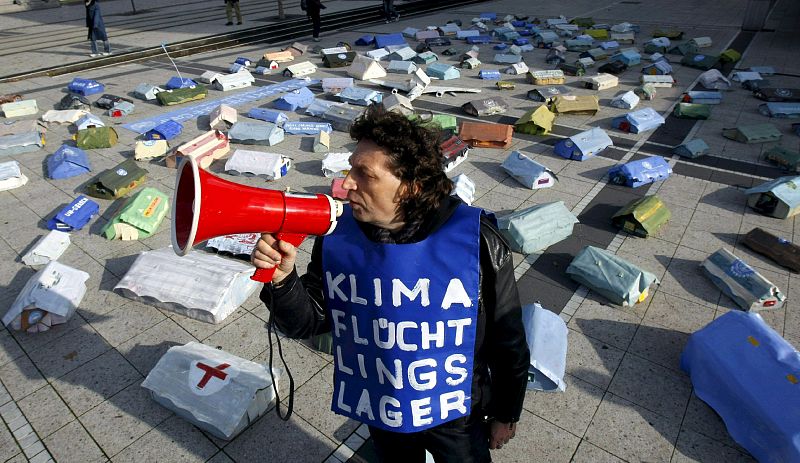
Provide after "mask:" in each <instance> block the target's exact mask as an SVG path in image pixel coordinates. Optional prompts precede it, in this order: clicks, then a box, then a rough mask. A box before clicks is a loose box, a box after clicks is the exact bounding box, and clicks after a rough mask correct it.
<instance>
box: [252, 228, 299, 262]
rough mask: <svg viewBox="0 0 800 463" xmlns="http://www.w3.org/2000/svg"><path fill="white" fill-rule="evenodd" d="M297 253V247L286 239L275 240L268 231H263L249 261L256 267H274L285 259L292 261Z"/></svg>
mask: <svg viewBox="0 0 800 463" xmlns="http://www.w3.org/2000/svg"><path fill="white" fill-rule="evenodd" d="M296 255H297V248H295V247H294V246H293V245H292V244H291V243H289V242H286V241H279V240H276V239H275V237H274V236H272V235H271V234H269V233H263V234H262V235H261V238H260V239H259V240H258V241H257V242H256V245H255V248H254V249H253V253H252V255H251V256H250V261H251V262H252V263H253V265H254V266H256V267H257V268H274V267H276V266H278V265H280V264H281V262H282V261H284V260H286V261H287V263H292V262H294V259H295V256H296Z"/></svg>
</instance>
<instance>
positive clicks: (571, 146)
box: [553, 127, 614, 161]
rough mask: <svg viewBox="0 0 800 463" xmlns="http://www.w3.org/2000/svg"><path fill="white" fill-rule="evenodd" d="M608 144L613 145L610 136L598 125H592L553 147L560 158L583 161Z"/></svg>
mask: <svg viewBox="0 0 800 463" xmlns="http://www.w3.org/2000/svg"><path fill="white" fill-rule="evenodd" d="M609 146H614V143H613V142H612V141H611V137H609V136H608V134H607V133H606V132H605V130H603V129H601V128H600V127H594V128H592V129H589V130H587V131H584V132H581V133H577V134H575V135H573V136H571V137H569V138H565V139H563V140H561V141H559V142H558V143H556V145H555V146H554V147H553V149H554V151H555V153H556V154H557V155H559V156H561V157H562V158H566V159H574V160H576V161H585V160H587V159H589V158H590V157H592V156H595V155H597V153H599V152H601V151H603V150H604V149H606V148H608V147H609Z"/></svg>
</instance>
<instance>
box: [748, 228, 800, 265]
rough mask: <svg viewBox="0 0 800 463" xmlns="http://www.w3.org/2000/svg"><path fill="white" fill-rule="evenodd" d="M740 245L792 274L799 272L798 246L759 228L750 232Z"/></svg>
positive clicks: (799, 248) (799, 255) (799, 254)
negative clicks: (789, 270) (767, 258)
mask: <svg viewBox="0 0 800 463" xmlns="http://www.w3.org/2000/svg"><path fill="white" fill-rule="evenodd" d="M742 243H743V244H744V245H745V246H747V247H748V248H750V249H752V250H753V251H755V252H757V253H759V254H762V255H764V256H767V257H769V258H770V259H772V260H773V261H775V262H776V263H778V264H779V265H782V266H784V267H786V268H788V269H791V270H792V271H793V272H795V273H797V272H800V246H798V245H796V244H794V243H792V242H791V241H789V240H787V239H786V238H781V237H779V236H775V235H773V234H772V233H770V232H768V231H766V230H763V229H761V228H754V229H752V230H750V231H749V232H748V233H747V234H746V235H745V237H744V239H743V240H742Z"/></svg>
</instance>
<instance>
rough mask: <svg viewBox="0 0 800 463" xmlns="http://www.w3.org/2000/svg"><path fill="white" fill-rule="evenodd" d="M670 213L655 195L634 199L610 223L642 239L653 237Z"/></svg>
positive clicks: (670, 215)
mask: <svg viewBox="0 0 800 463" xmlns="http://www.w3.org/2000/svg"><path fill="white" fill-rule="evenodd" d="M670 218H672V212H670V210H669V209H668V208H667V205H666V204H664V202H663V201H662V200H661V198H659V197H658V196H656V195H649V196H643V197H641V198H638V199H634V200H632V201H631V202H629V203H628V204H626V205H625V206H623V207H622V209H620V210H619V211H617V212H616V213H615V214H614V216H613V217H611V222H612V223H613V224H614V226H616V227H617V228H621V229H622V230H624V231H626V232H628V233H631V234H633V235H636V236H640V237H642V238H647V237H648V236H652V235H654V234H655V233H656V232H658V230H660V229H661V227H663V226H664V225H665V224H666V223H667V222H669V219H670Z"/></svg>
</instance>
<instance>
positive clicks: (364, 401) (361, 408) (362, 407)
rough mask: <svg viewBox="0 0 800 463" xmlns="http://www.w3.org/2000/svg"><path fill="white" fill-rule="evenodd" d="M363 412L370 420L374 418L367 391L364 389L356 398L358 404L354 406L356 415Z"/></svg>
mask: <svg viewBox="0 0 800 463" xmlns="http://www.w3.org/2000/svg"><path fill="white" fill-rule="evenodd" d="M364 413H366V414H367V418H369V419H370V420H374V419H375V415H374V414H373V413H372V403H371V402H370V400H369V391H368V390H366V389H364V390H362V391H361V397H360V398H359V399H358V405H357V406H356V415H358V416H361V415H363V414H364Z"/></svg>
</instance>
